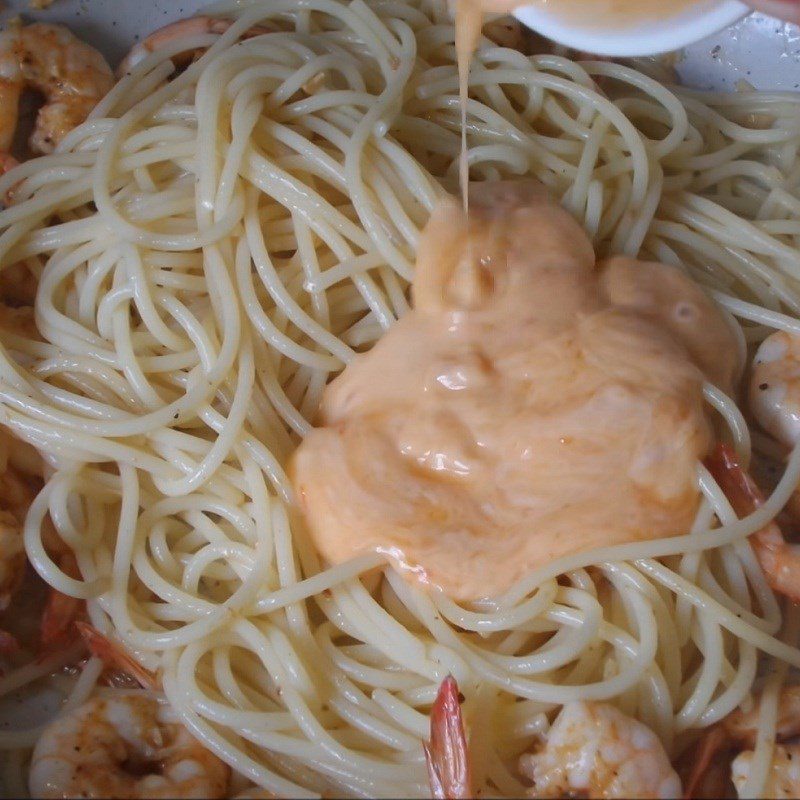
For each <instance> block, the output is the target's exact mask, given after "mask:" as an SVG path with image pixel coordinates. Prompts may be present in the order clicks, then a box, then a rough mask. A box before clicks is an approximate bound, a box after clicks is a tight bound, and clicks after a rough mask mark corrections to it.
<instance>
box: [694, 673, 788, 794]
mask: <svg viewBox="0 0 800 800" xmlns="http://www.w3.org/2000/svg"><path fill="white" fill-rule="evenodd" d="M759 713H760V704H759V703H756V705H755V707H754V708H752V709H751V710H750V711H748V712H744V711H742V710H741V709H737V710H736V711H733V712H731V713H730V714H729V715H728V716H727V717H725V718H724V719H723V720H721V721H720V722H719V723H717V724H716V725H715V726H714V727H712V728H710V729H709V730H708V731H707V732H706V734H705V735H704V736H703V738H702V739H701V740H700V742H699V743H698V744H697V745H695V746H694V748H693V751H692V755H693V759H692V767H691V770H690V773H689V777H688V778H687V781H686V791H685V794H684V797H685V798H687V800H690V798H693V797H700V796H721V795H722V794H723V790H724V785H725V783H726V782H727V780H728V777H729V776H730V778H732V779H733V782H734V784H735V785H736V787H737V789H738V788H741V786H742V785H743V784H744V782H745V781H746V780H747V775H748V774H749V770H750V764H751V762H752V759H753V752H752V748H754V747H755V744H756V732H757V730H758V717H759ZM798 735H800V685H795V686H785V687H784V688H783V690H782V691H781V695H780V699H779V700H778V725H777V731H776V738H777V740H778V741H779V742H785V741H786V740H787V739H792V738H794V737H795V736H798ZM732 751H733V752H738V755H737V756H736V758H735V759H734V761H733V764H732V765H730V754H731V752H732ZM726 754H727V755H728V759H726V758H725V757H724V756H725V755H726ZM792 781H794V782H793V783H792ZM786 786H793V789H792V790H791V791H790V792H789V793H788V794H781V793H780V791H781V789H782V787H786ZM766 789H767V791H766V793H765V796H766V797H798V796H800V750H798V748H797V747H796V746H786V747H781V746H780V745H778V746H776V748H775V752H774V754H773V764H772V770H771V773H770V777H769V780H768V783H767V787H766ZM772 789H774V791H775V793H772V791H770V790H772Z"/></svg>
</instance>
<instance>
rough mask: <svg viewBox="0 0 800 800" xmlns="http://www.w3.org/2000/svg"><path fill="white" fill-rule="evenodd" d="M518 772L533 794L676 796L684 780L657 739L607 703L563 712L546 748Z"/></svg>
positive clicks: (581, 704) (582, 705)
mask: <svg viewBox="0 0 800 800" xmlns="http://www.w3.org/2000/svg"><path fill="white" fill-rule="evenodd" d="M520 770H521V771H522V772H523V773H524V774H525V775H527V776H528V777H529V778H530V779H531V780H532V781H533V784H534V787H533V796H534V797H565V796H575V795H576V794H577V795H585V796H587V797H608V798H615V797H678V796H680V793H681V782H680V779H679V778H678V775H677V773H676V772H675V770H674V769H673V768H672V765H671V764H670V761H669V758H668V757H667V754H666V752H665V750H664V747H663V745H662V744H661V741H660V740H659V739H658V737H657V736H656V735H655V734H654V733H653V732H652V731H651V730H650V729H649V728H648V727H647V726H646V725H643V724H642V723H641V722H638V721H637V720H635V719H632V718H631V717H628V716H626V715H625V714H623V713H622V712H621V711H619V710H617V709H616V708H614V706H611V705H609V704H608V703H589V702H574V703H569V704H567V705H566V706H564V708H563V709H562V710H561V713H560V714H559V715H558V717H556V720H555V722H554V723H553V725H552V727H551V728H550V731H549V733H548V734H547V743H546V744H545V747H544V749H543V750H542V751H541V752H539V753H537V754H535V755H527V756H523V757H522V760H521V762H520Z"/></svg>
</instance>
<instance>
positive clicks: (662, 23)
mask: <svg viewBox="0 0 800 800" xmlns="http://www.w3.org/2000/svg"><path fill="white" fill-rule="evenodd" d="M748 11H749V9H748V8H747V6H745V5H743V4H742V3H740V2H739V0H716V2H711V3H699V4H697V5H693V6H691V7H690V8H688V9H686V11H684V12H682V13H681V14H678V15H677V16H675V17H672V18H670V19H669V20H661V19H659V20H651V21H646V22H641V23H638V24H636V25H631V26H629V27H626V28H624V29H623V30H608V31H607V30H603V29H602V28H601V27H598V26H597V25H596V24H586V25H581V23H579V22H575V21H574V20H564V19H562V18H561V17H559V16H558V15H557V14H554V13H553V12H552V11H551V10H549V9H548V7H547V4H546V3H543V4H540V5H533V6H524V7H523V8H520V9H518V10H517V11H516V12H515V13H516V16H517V17H518V18H519V19H520V20H522V22H524V23H525V24H526V25H527V26H528V27H530V28H533V29H534V30H535V31H538V32H539V33H541V34H543V35H544V36H547V37H548V38H550V39H553V40H554V41H556V42H559V43H560V44H565V45H567V46H568V47H574V48H576V49H578V50H585V51H587V52H589V53H597V54H598V55H602V56H642V55H654V54H658V53H666V52H671V51H673V50H679V49H681V48H682V47H686V46H687V45H690V44H694V43H695V42H698V41H700V40H702V39H705V38H706V37H707V36H710V35H711V34H714V33H717V32H719V31H721V30H723V29H725V28H727V27H728V26H729V25H732V24H733V23H734V22H738V21H739V20H740V19H741V18H742V17H744V16H745V15H746V14H747V13H748Z"/></svg>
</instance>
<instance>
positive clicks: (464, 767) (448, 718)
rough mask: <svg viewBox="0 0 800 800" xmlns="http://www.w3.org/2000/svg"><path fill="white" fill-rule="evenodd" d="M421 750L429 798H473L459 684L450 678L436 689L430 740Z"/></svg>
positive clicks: (438, 799) (459, 799)
mask: <svg viewBox="0 0 800 800" xmlns="http://www.w3.org/2000/svg"><path fill="white" fill-rule="evenodd" d="M423 748H424V750H425V762H426V764H427V765H428V779H429V781H430V784H431V796H432V797H434V798H436V800H444V799H445V798H447V800H461V798H469V797H474V796H475V794H474V793H473V791H472V777H471V775H470V764H469V752H468V749H467V737H466V733H465V732H464V721H463V719H462V717H461V706H460V704H459V699H458V684H457V683H456V681H455V678H453V676H452V675H448V676H447V677H446V678H445V679H444V680H443V681H442V685H441V686H440V687H439V692H438V693H437V695H436V700H435V701H434V703H433V707H432V708H431V738H430V741H428V742H425V743H424V744H423Z"/></svg>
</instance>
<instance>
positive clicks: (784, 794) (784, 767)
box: [731, 744, 800, 800]
mask: <svg viewBox="0 0 800 800" xmlns="http://www.w3.org/2000/svg"><path fill="white" fill-rule="evenodd" d="M754 755H755V754H754V753H753V752H752V751H751V750H748V751H746V752H744V753H740V754H739V755H738V756H736V758H735V759H734V760H733V764H732V765H731V779H732V780H733V785H734V786H735V787H736V791H737V793H738V794H739V796H740V797H741V795H742V789H743V788H744V785H745V783H746V782H747V778H748V777H749V775H750V767H751V765H752V762H753V757H754ZM764 797H772V798H775V800H781V799H782V798H786V800H790V798H796V797H800V745H797V744H795V745H780V744H779V745H776V747H775V752H774V753H773V755H772V766H771V768H770V771H769V775H768V776H767V781H766V784H765V785H764Z"/></svg>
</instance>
